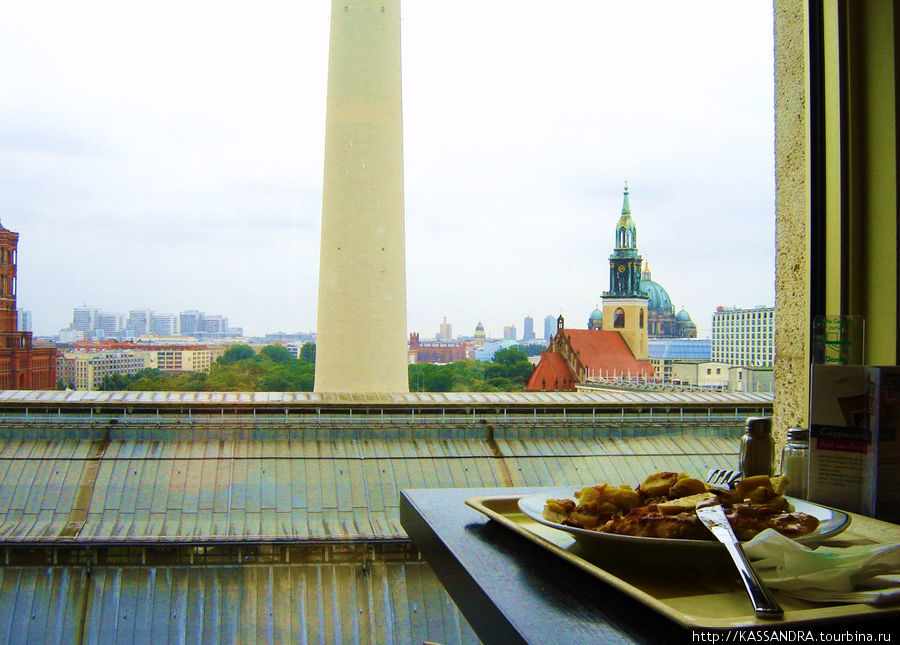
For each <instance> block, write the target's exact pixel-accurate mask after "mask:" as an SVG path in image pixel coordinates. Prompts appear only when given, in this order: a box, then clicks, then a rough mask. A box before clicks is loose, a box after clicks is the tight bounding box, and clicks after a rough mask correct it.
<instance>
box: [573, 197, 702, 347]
mask: <svg viewBox="0 0 900 645" xmlns="http://www.w3.org/2000/svg"><path fill="white" fill-rule="evenodd" d="M609 281H610V291H608V292H605V293H604V294H603V295H604V297H609V296H611V295H612V296H626V295H630V296H632V297H633V296H638V297H641V298H646V299H647V305H646V310H647V321H646V328H647V335H648V336H649V337H650V338H696V337H697V325H695V324H694V321H693V320H691V316H690V314H689V313H688V312H687V311H685V309H684V307H682V308H681V310H680V311H679V312H678V313H677V314H676V313H675V307H674V305H673V304H672V299H671V298H670V297H669V293H668V292H667V291H666V290H665V288H663V286H662V285H661V284H659V283H658V282H654V281H653V279H652V278H651V276H650V268H649V265H648V264H647V262H644V263H643V266H641V256H640V255H639V253H638V250H637V226H636V225H635V223H634V219H633V218H632V217H631V205H630V204H629V199H628V185H627V184H626V185H625V196H624V200H623V204H622V215H621V217H620V218H619V221H618V222H617V224H616V246H615V249H614V251H613V254H612V255H611V256H610V278H609ZM642 322H643V321H642ZM587 327H588V329H603V310H602V308H601V307H600V306H597V307H595V309H594V311H592V312H591V315H590V318H588V324H587Z"/></svg>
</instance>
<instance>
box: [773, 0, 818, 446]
mask: <svg viewBox="0 0 900 645" xmlns="http://www.w3.org/2000/svg"><path fill="white" fill-rule="evenodd" d="M807 24H808V21H807V13H806V1H805V0H775V182H776V260H775V265H776V270H775V273H776V275H775V324H776V328H775V350H776V353H775V392H776V396H775V405H774V424H773V429H774V431H775V437H776V443H777V446H778V447H779V452H780V446H781V445H782V444H783V443H784V438H785V432H786V430H787V428H792V427H806V426H807V424H808V419H807V417H808V406H809V345H810V343H809V327H810V320H809V293H810V278H809V270H810V265H809V246H810V235H809V212H810V203H809V199H810V197H809V196H810V188H809V109H808V108H809V106H808V98H807V97H808V86H809V83H808V77H807V75H808V64H809V59H808V54H807V46H808V44H807Z"/></svg>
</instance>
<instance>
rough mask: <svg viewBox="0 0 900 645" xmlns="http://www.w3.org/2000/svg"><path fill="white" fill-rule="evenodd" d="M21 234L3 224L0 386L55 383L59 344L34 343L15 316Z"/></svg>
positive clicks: (0, 243) (52, 385) (48, 385)
mask: <svg viewBox="0 0 900 645" xmlns="http://www.w3.org/2000/svg"><path fill="white" fill-rule="evenodd" d="M18 246H19V234H18V233H14V232H12V231H10V230H8V229H5V228H3V224H0V390H52V389H54V388H55V387H56V348H55V347H34V345H33V343H32V339H31V332H28V331H19V330H18V327H19V325H18V321H17V319H16V259H17V258H16V255H17V250H18Z"/></svg>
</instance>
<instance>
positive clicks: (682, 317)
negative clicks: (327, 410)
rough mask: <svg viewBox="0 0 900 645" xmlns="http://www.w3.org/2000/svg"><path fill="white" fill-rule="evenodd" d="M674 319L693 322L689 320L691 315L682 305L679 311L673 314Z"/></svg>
mask: <svg viewBox="0 0 900 645" xmlns="http://www.w3.org/2000/svg"><path fill="white" fill-rule="evenodd" d="M675 320H677V321H678V322H693V321H692V320H691V315H690V314H689V313H688V312H686V311H685V310H684V307H682V308H681V311H679V312H678V314H677V315H676V316H675Z"/></svg>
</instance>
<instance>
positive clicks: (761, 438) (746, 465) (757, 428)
mask: <svg viewBox="0 0 900 645" xmlns="http://www.w3.org/2000/svg"><path fill="white" fill-rule="evenodd" d="M774 461H775V440H774V439H773V438H772V418H771V417H750V418H748V419H747V430H746V432H745V433H744V436H743V437H741V453H740V468H741V473H743V475H744V477H752V476H753V475H771V474H772V464H773V462H774Z"/></svg>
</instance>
